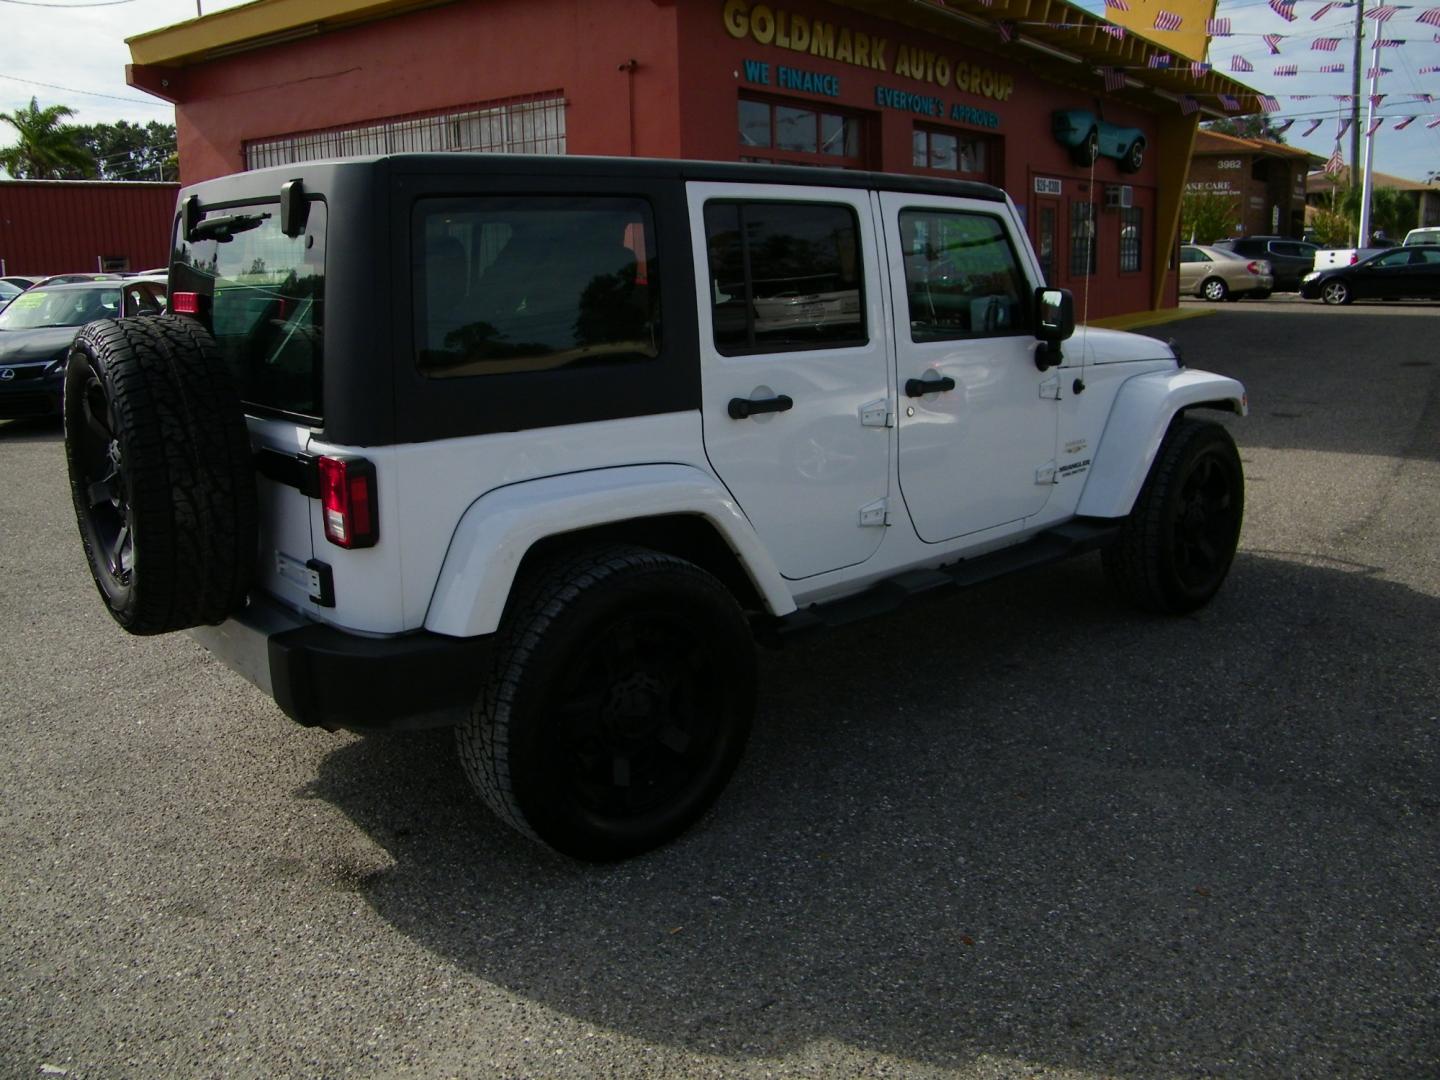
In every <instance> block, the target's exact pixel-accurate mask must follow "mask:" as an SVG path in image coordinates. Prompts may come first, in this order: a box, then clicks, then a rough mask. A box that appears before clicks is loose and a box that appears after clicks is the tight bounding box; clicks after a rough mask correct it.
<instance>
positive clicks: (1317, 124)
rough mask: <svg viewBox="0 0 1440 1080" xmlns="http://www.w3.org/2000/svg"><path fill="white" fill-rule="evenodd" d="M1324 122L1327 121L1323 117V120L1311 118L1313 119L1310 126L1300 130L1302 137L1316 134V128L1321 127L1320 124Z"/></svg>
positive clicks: (1306, 137)
mask: <svg viewBox="0 0 1440 1080" xmlns="http://www.w3.org/2000/svg"><path fill="white" fill-rule="evenodd" d="M1323 123H1325V121H1324V120H1323V119H1321V120H1311V121H1310V126H1309V127H1307V128H1306V129H1305V130H1304V131H1302V132H1300V137H1301V138H1302V139H1308V138H1309V137H1310V136H1311V135H1314V134H1315V131H1316V129H1318V128H1319V127H1320V125H1321V124H1323Z"/></svg>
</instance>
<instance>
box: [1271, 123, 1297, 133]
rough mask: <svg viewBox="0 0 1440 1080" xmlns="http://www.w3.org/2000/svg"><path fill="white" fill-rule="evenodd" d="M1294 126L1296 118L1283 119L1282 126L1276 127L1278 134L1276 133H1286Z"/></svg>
mask: <svg viewBox="0 0 1440 1080" xmlns="http://www.w3.org/2000/svg"><path fill="white" fill-rule="evenodd" d="M1294 126H1295V121H1294V120H1282V121H1281V122H1280V126H1279V127H1277V128H1276V129H1275V134H1276V135H1284V134H1285V132H1287V131H1289V130H1290V129H1291V128H1292V127H1294Z"/></svg>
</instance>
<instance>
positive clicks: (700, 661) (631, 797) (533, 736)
mask: <svg viewBox="0 0 1440 1080" xmlns="http://www.w3.org/2000/svg"><path fill="white" fill-rule="evenodd" d="M754 709H755V657H754V646H753V643H752V641H751V637H750V631H749V626H748V624H747V623H746V620H745V617H744V615H743V613H742V612H741V611H740V609H739V607H738V606H737V605H736V603H735V601H734V600H733V599H732V597H731V596H730V594H729V593H728V592H727V591H726V589H725V588H724V586H722V585H721V584H720V583H719V582H718V581H716V580H715V579H714V578H713V577H711V576H710V575H709V574H708V573H706V572H705V571H703V570H701V569H700V568H699V567H696V566H694V565H693V564H691V563H687V562H685V561H683V560H681V559H677V558H674V557H672V556H669V555H665V554H661V553H659V552H655V551H649V550H646V549H643V548H635V547H613V548H605V549H601V550H596V551H591V552H586V553H583V554H580V555H578V556H573V557H570V558H566V559H563V560H561V561H559V562H557V563H554V564H552V565H551V566H550V567H548V568H547V569H545V570H543V571H541V572H540V573H539V574H538V575H536V576H535V577H534V578H532V580H531V581H530V583H529V585H528V587H526V588H525V589H524V591H523V593H522V594H521V595H520V597H519V599H518V600H517V602H516V604H515V605H514V608H513V609H512V610H511V611H510V612H508V613H507V615H506V618H505V624H504V626H503V627H502V629H501V635H500V644H499V646H498V648H497V654H496V664H495V668H494V670H493V672H492V675H491V678H490V680H489V683H488V685H487V688H486V690H485V691H484V693H483V694H482V695H481V698H480V701H479V702H478V703H477V704H476V706H475V709H474V710H473V712H472V713H471V715H470V717H469V720H468V721H467V722H466V723H465V724H464V725H462V726H461V727H460V728H459V729H458V730H457V743H458V746H459V750H460V756H461V759H462V761H463V763H464V766H465V771H466V774H467V775H468V776H469V778H470V781H471V783H472V784H473V785H474V786H475V788H476V790H477V791H478V792H479V794H480V796H481V797H482V798H483V799H484V800H485V802H486V803H487V804H488V805H489V806H490V808H491V809H492V810H493V811H495V813H496V814H497V815H498V816H499V817H500V818H501V819H502V820H504V821H506V822H507V823H509V824H510V825H512V826H513V827H515V828H516V829H518V830H519V831H520V832H522V833H524V834H525V835H527V836H530V837H531V838H532V839H536V840H539V841H541V842H543V843H545V844H548V845H550V846H551V847H553V848H555V849H557V850H558V851H561V852H563V853H565V854H567V855H571V856H574V857H575V858H579V859H587V860H591V861H605V860H611V859H619V858H624V857H626V856H629V855H635V854H638V853H640V852H643V851H647V850H649V849H651V848H654V847H656V846H658V845H660V844H663V843H665V842H666V841H668V840H671V839H673V838H674V837H676V836H678V835H679V834H680V833H681V832H683V831H684V830H685V829H687V828H688V827H689V826H690V825H691V824H693V823H694V822H695V821H696V820H698V819H699V817H700V816H701V815H702V814H703V813H704V812H705V810H706V809H707V808H708V807H709V806H710V805H711V803H713V802H714V800H715V799H716V797H717V796H718V795H719V793H720V791H721V790H722V789H723V788H724V786H725V784H726V782H727V781H728V780H729V778H730V775H731V774H732V773H733V772H734V770H735V766H736V764H737V763H738V762H739V760H740V754H741V752H742V750H743V749H744V745H745V741H746V738H747V737H748V735H749V731H750V724H751V717H752V714H753V712H754Z"/></svg>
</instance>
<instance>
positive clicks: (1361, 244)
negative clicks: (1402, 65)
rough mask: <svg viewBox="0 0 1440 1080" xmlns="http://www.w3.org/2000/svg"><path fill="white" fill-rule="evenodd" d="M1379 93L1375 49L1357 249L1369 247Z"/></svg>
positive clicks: (1366, 116)
mask: <svg viewBox="0 0 1440 1080" xmlns="http://www.w3.org/2000/svg"><path fill="white" fill-rule="evenodd" d="M1382 32H1383V31H1382ZM1375 40H1376V41H1379V40H1380V39H1379V38H1376V39H1375ZM1379 91H1380V50H1379V49H1376V50H1375V66H1374V67H1372V68H1371V69H1370V107H1369V108H1368V109H1366V110H1365V173H1364V179H1363V180H1361V182H1360V239H1359V240H1357V241H1356V243H1355V246H1356V247H1357V248H1365V247H1369V246H1370V169H1371V166H1372V165H1373V164H1374V158H1375V99H1376V98H1377V97H1378V96H1379Z"/></svg>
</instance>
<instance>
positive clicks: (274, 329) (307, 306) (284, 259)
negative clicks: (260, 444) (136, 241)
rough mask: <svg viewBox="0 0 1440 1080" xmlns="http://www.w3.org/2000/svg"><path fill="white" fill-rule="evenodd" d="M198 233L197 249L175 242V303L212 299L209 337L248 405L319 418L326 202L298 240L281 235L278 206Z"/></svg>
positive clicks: (240, 214) (222, 214) (212, 215)
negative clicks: (190, 296)
mask: <svg viewBox="0 0 1440 1080" xmlns="http://www.w3.org/2000/svg"><path fill="white" fill-rule="evenodd" d="M226 217H229V218H232V219H234V221H235V224H234V225H233V226H231V227H229V228H220V229H218V230H217V229H215V228H214V226H215V224H216V221H215V219H221V218H226ZM207 222H210V223H211V229H212V230H213V234H212V235H206V234H205V230H206V223H207ZM198 233H199V235H198V236H197V238H196V239H194V240H187V239H185V238H184V237H181V236H177V239H176V244H175V253H174V259H173V263H172V267H171V271H170V287H171V292H172V294H173V293H180V292H197V293H200V294H201V295H202V296H206V297H209V298H210V299H209V308H210V310H209V319H208V321H209V323H210V328H211V332H212V333H213V334H214V335H215V341H216V343H217V344H218V345H219V346H220V350H221V352H222V353H223V354H224V356H225V358H226V360H228V361H229V363H230V365H231V368H232V370H233V371H234V372H235V375H236V378H237V379H238V380H239V384H240V388H241V389H240V393H241V397H242V398H243V399H244V401H245V403H246V405H247V406H250V407H252V408H257V409H260V410H262V411H269V412H281V413H287V414H293V415H296V416H300V417H304V418H306V419H311V420H319V419H321V417H322V415H323V414H322V398H321V378H322V373H323V363H322V361H323V353H324V349H323V342H324V328H325V205H324V203H321V202H318V201H312V202H311V203H310V208H309V215H308V217H307V219H306V229H305V233H304V235H301V236H286V235H285V234H284V233H282V232H281V231H280V207H279V204H278V203H267V204H261V205H254V206H243V207H228V208H226V209H223V210H215V211H210V212H207V213H206V214H205V216H204V217H203V218H202V219H201V223H200V229H199V230H198Z"/></svg>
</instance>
